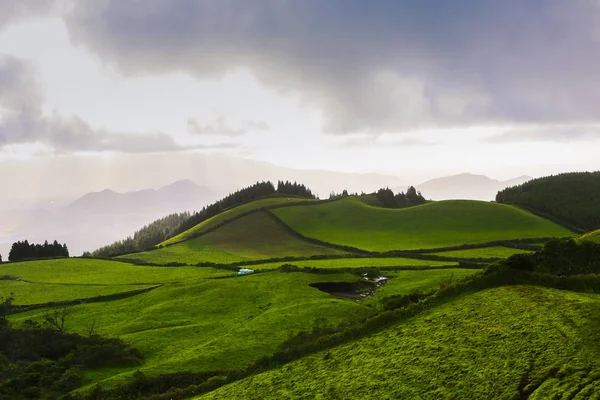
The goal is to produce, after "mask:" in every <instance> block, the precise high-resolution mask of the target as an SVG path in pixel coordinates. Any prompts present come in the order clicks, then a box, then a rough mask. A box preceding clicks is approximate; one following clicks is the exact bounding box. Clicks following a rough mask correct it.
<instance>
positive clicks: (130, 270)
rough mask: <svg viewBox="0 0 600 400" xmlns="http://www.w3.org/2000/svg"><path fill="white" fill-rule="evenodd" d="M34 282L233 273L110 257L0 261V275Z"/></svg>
mask: <svg viewBox="0 0 600 400" xmlns="http://www.w3.org/2000/svg"><path fill="white" fill-rule="evenodd" d="M5 275H9V276H13V277H16V278H19V279H20V280H25V281H30V282H38V283H73V284H105V285H135V284H158V283H171V282H185V281H189V280H191V279H202V278H214V277H219V276H232V275H235V272H233V271H227V270H220V269H214V268H206V267H149V266H139V265H133V264H129V263H125V262H119V261H111V260H96V259H89V258H62V259H55V260H39V261H25V262H17V263H3V264H0V276H5Z"/></svg>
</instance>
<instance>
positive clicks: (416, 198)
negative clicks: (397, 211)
mask: <svg viewBox="0 0 600 400" xmlns="http://www.w3.org/2000/svg"><path fill="white" fill-rule="evenodd" d="M376 196H377V199H378V200H379V202H380V203H381V205H382V206H383V207H387V208H404V207H412V206H418V205H421V204H425V203H427V200H425V197H423V195H422V194H421V192H419V191H417V189H415V188H414V186H410V187H409V188H408V189H407V190H406V193H404V192H399V193H396V194H394V192H393V191H392V189H390V188H382V189H379V190H378V191H377V193H376Z"/></svg>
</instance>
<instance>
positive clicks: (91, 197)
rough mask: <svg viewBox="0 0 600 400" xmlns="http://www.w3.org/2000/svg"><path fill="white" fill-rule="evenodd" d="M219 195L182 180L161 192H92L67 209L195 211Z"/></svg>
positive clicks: (96, 211)
mask: <svg viewBox="0 0 600 400" xmlns="http://www.w3.org/2000/svg"><path fill="white" fill-rule="evenodd" d="M214 197H215V193H214V192H213V191H212V190H210V189H208V188H206V187H202V186H199V185H197V184H195V183H194V182H192V181H191V180H189V179H184V180H180V181H177V182H174V183H172V184H170V185H165V186H163V187H161V188H159V189H156V190H155V189H146V190H138V191H135V192H125V193H117V192H114V191H112V190H110V189H105V190H103V191H101V192H91V193H88V194H86V195H84V196H82V197H80V198H79V199H77V200H75V201H74V202H72V203H71V204H70V205H69V206H68V207H67V209H68V210H70V211H82V212H85V213H111V214H123V213H132V212H133V213H139V212H155V211H156V210H165V209H167V210H171V211H170V213H172V212H179V211H186V210H194V209H197V208H198V207H199V206H200V207H201V206H204V205H205V202H206V201H207V200H209V199H213V198H214Z"/></svg>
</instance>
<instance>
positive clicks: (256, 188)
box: [83, 181, 316, 257]
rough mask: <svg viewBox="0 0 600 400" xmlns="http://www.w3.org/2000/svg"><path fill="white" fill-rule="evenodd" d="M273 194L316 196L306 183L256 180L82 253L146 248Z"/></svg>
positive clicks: (110, 253) (104, 253) (102, 254)
mask: <svg viewBox="0 0 600 400" xmlns="http://www.w3.org/2000/svg"><path fill="white" fill-rule="evenodd" d="M275 194H279V195H290V196H299V197H305V198H309V199H315V198H316V196H315V195H314V194H313V193H312V191H311V190H310V189H309V188H308V187H306V186H305V185H303V184H300V183H297V182H293V183H292V182H290V181H278V182H277V188H275V185H273V183H272V182H270V181H267V182H256V183H255V184H254V185H252V186H248V187H246V188H243V189H240V190H238V191H236V192H234V193H231V194H229V195H227V196H225V197H224V198H222V199H221V200H218V201H216V202H214V203H213V204H211V205H209V206H206V207H203V208H202V210H200V211H197V212H194V213H193V214H190V213H188V212H185V213H180V214H171V215H168V216H166V217H164V218H161V219H159V220H157V221H154V222H152V223H151V224H149V225H146V226H144V227H143V228H142V229H140V230H138V231H137V232H135V233H134V235H133V237H131V236H129V237H127V238H126V239H123V240H119V241H116V242H114V243H112V244H110V245H107V246H104V247H101V248H99V249H97V250H95V251H93V252H92V253H89V252H85V253H84V254H83V255H84V256H94V257H112V256H115V255H120V254H127V253H133V252H136V251H142V250H148V249H150V248H152V247H154V246H156V245H157V244H159V243H162V242H164V241H165V240H167V239H170V238H172V237H173V236H176V235H178V234H180V233H182V232H185V231H186V230H188V229H190V228H192V227H194V226H196V225H198V224H199V223H201V222H203V221H206V220H207V219H209V218H212V217H214V216H215V215H217V214H219V213H221V212H223V211H225V210H227V209H229V208H233V207H236V206H239V205H241V204H244V203H247V202H250V201H253V200H256V199H258V198H261V197H265V196H271V195H275Z"/></svg>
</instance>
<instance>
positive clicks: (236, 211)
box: [159, 197, 310, 246]
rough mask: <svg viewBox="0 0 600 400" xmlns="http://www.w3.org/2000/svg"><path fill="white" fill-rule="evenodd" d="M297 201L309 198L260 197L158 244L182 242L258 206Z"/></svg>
mask: <svg viewBox="0 0 600 400" xmlns="http://www.w3.org/2000/svg"><path fill="white" fill-rule="evenodd" d="M299 201H304V202H306V201H310V199H303V198H297V197H270V198H266V199H260V200H256V201H252V202H250V203H246V204H242V205H241V206H238V207H234V208H232V209H230V210H227V211H224V212H222V213H220V214H218V215H215V216H214V217H212V218H209V219H207V220H206V221H204V222H201V223H200V224H198V225H196V226H194V227H193V228H191V229H188V230H187V231H185V232H182V233H180V234H179V235H177V236H174V237H172V238H171V239H168V240H165V241H164V242H163V243H161V244H160V245H159V246H165V245H171V244H174V243H179V242H182V241H184V240H186V239H189V238H192V237H194V236H197V235H199V234H201V233H204V232H206V231H207V230H209V229H212V228H214V227H215V226H218V225H220V224H222V223H223V222H226V221H229V220H231V219H234V218H237V217H239V216H240V215H242V214H244V213H247V212H250V211H253V210H257V209H259V208H264V207H269V206H272V205H279V204H288V203H297V202H299Z"/></svg>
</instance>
